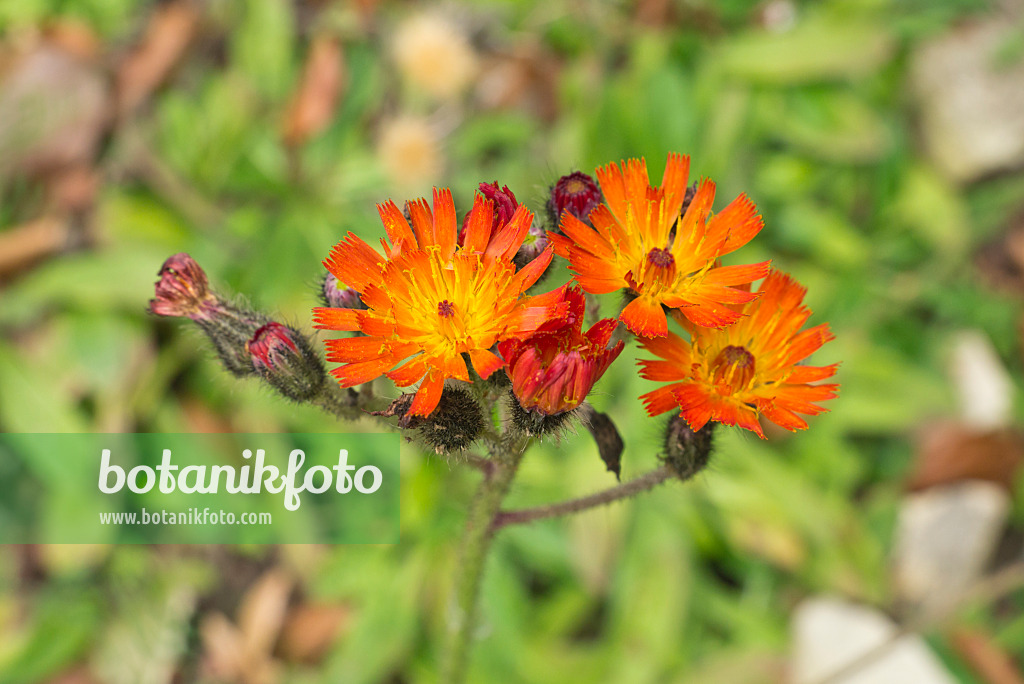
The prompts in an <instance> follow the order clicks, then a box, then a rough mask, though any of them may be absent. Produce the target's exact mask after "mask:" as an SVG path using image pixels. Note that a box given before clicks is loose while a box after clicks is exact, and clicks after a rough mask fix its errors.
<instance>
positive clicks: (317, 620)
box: [279, 603, 351, 665]
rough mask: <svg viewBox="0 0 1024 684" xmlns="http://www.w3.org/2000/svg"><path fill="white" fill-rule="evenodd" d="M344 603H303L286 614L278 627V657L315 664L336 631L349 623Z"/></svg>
mask: <svg viewBox="0 0 1024 684" xmlns="http://www.w3.org/2000/svg"><path fill="white" fill-rule="evenodd" d="M350 616H351V611H350V610H349V608H348V607H347V606H342V605H325V604H315V603H307V604H303V605H300V606H296V607H295V608H294V609H293V610H291V611H290V612H289V613H288V617H287V619H286V620H285V623H284V628H283V629H282V630H281V642H280V646H279V651H280V654H281V657H282V658H284V659H285V660H287V661H289V662H293V663H304V664H308V665H312V664H316V663H318V662H320V661H321V660H323V658H324V656H326V655H327V653H328V651H329V650H330V648H331V646H332V645H333V644H334V642H335V640H336V639H337V637H338V634H339V633H340V632H341V631H342V630H344V629H345V628H346V626H347V625H348V623H349V618H350Z"/></svg>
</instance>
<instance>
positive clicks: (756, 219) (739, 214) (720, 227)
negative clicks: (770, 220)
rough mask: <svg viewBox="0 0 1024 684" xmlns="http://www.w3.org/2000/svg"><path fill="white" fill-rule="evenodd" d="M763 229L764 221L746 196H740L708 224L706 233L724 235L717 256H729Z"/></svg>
mask: <svg viewBox="0 0 1024 684" xmlns="http://www.w3.org/2000/svg"><path fill="white" fill-rule="evenodd" d="M763 227H764V219H763V218H761V216H760V215H759V214H758V213H757V207H755V206H754V203H753V202H751V201H750V198H748V197H747V196H746V195H740V196H739V197H737V198H736V199H734V200H733V201H732V202H730V203H729V206H727V207H726V208H725V209H723V210H722V211H720V212H718V213H717V214H715V215H714V216H713V217H712V218H711V220H710V221H709V222H708V233H709V234H712V235H716V236H717V235H725V242H724V243H723V245H722V248H721V249H720V250H719V254H720V255H721V254H729V253H731V252H734V251H736V250H737V249H739V248H740V247H742V246H743V245H745V244H747V243H748V242H750V241H751V240H752V239H753V238H754V236H755V235H757V234H758V233H760V232H761V229H762V228H763Z"/></svg>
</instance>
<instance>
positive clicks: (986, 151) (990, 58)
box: [911, 20, 1024, 182]
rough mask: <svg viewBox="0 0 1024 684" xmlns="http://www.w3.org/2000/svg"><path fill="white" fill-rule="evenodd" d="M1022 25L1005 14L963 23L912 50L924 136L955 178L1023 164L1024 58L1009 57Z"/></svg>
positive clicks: (968, 178) (971, 177) (941, 164)
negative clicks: (987, 19) (1006, 17)
mask: <svg viewBox="0 0 1024 684" xmlns="http://www.w3.org/2000/svg"><path fill="white" fill-rule="evenodd" d="M1018 31H1019V29H1018V28H1016V27H1015V26H1014V24H1013V22H1008V21H1003V20H991V21H985V22H976V23H972V24H965V25H961V26H958V27H956V28H955V29H953V30H952V31H951V32H949V33H948V34H946V35H944V36H941V37H939V38H937V39H935V40H932V41H930V42H928V43H926V44H925V45H924V46H923V47H922V48H920V49H919V50H918V51H917V53H916V54H915V55H914V59H913V62H912V68H911V84H912V88H913V90H914V92H915V93H916V94H917V98H918V101H919V103H918V104H919V107H918V109H919V113H920V117H921V128H922V133H923V135H924V142H925V145H926V147H927V148H928V152H929V154H930V155H931V157H932V158H933V159H934V160H935V162H936V163H937V164H938V165H939V167H940V168H941V169H942V170H943V171H944V172H945V173H946V175H948V176H950V177H951V178H952V179H954V180H957V181H965V182H968V181H972V180H977V179H979V178H981V177H983V176H985V175H987V174H991V173H994V172H997V171H1003V170H1006V169H1012V168H1016V167H1018V166H1021V165H1022V164H1024V60H1021V59H1019V58H1016V59H1012V58H1008V57H1006V56H1005V54H1006V48H1007V46H1008V44H1009V41H1011V40H1014V39H1017V38H1019V35H1017V34H1015V32H1018ZM1001 53H1002V55H1003V57H1002V59H1003V62H1007V63H1001V62H1000V58H1001Z"/></svg>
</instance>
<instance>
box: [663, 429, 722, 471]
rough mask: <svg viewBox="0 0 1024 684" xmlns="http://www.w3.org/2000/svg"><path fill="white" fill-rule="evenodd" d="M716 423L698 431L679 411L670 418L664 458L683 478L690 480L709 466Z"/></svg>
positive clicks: (666, 430) (666, 431)
mask: <svg viewBox="0 0 1024 684" xmlns="http://www.w3.org/2000/svg"><path fill="white" fill-rule="evenodd" d="M714 429H715V424H714V423H708V424H707V425H705V426H704V427H702V428H701V429H700V430H697V431H696V432H694V431H693V429H691V428H690V425H689V423H687V422H686V419H685V418H683V416H682V415H681V414H679V413H676V414H674V415H673V416H672V418H670V419H669V421H668V425H667V426H666V427H665V453H664V456H663V459H664V461H665V463H666V464H667V465H668V466H669V467H671V468H672V469H673V470H674V471H675V472H676V474H677V475H678V476H679V478H680V479H682V480H688V479H690V478H691V477H693V476H694V475H696V474H697V473H699V472H700V471H702V470H704V468H706V467H707V465H708V461H709V460H710V458H711V449H712V437H713V436H714Z"/></svg>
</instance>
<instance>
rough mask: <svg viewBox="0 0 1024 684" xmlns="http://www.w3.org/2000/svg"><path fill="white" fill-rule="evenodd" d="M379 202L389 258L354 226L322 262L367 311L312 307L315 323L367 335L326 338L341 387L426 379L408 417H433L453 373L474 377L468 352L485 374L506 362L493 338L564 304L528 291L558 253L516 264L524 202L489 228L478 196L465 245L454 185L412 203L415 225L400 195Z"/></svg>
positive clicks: (525, 217)
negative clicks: (527, 294) (386, 379)
mask: <svg viewBox="0 0 1024 684" xmlns="http://www.w3.org/2000/svg"><path fill="white" fill-rule="evenodd" d="M377 209H378V211H379V212H380V216H381V220H382V221H383V222H384V228H385V230H386V231H387V235H388V239H387V240H381V245H382V247H383V248H384V256H381V255H380V254H379V253H378V252H376V251H375V250H374V249H373V248H371V247H370V246H369V245H368V244H366V243H365V242H364V241H363V240H361V239H360V238H359V237H357V236H356V235H354V234H353V233H349V234H348V236H347V237H346V238H345V240H343V241H341V242H340V243H338V245H337V246H335V248H334V249H333V250H332V252H331V254H330V256H329V257H328V258H327V259H326V260H325V261H324V266H326V267H327V270H329V271H330V272H331V273H333V274H334V275H335V276H336V277H337V278H338V280H340V281H341V282H343V283H344V284H345V285H347V286H349V287H351V288H352V289H354V290H355V291H356V292H358V293H359V295H360V298H361V300H362V302H363V304H365V306H366V309H365V310H359V309H340V308H317V309H314V310H313V318H314V324H315V326H316V327H318V328H329V329H333V330H349V331H353V330H358V331H361V332H362V333H364V335H365V336H364V337H352V338H346V339H340V340H329V341H328V342H327V360H328V361H332V362H340V363H342V364H344V365H342V366H339V367H338V368H335V369H334V370H332V371H331V374H332V375H334V376H335V377H336V378H337V379H338V380H339V382H340V383H341V385H342V386H343V387H351V386H353V385H359V384H361V383H364V382H369V381H370V380H373V379H374V378H377V377H379V376H381V375H387V377H389V378H391V380H393V381H394V382H395V384H397V385H398V386H400V387H407V386H409V385H412V384H413V383H415V382H417V381H419V380H422V383H421V384H420V387H419V390H418V391H417V393H416V398H415V399H414V400H413V403H412V405H411V407H410V408H409V415H413V416H426V415H429V414H430V413H431V411H433V410H434V408H435V407H436V406H437V403H438V401H440V398H441V392H442V390H443V389H444V382H445V380H446V379H447V378H456V379H458V380H464V381H467V382H468V381H469V379H470V378H469V370H468V368H467V366H466V362H465V360H464V359H463V354H466V355H468V356H469V359H470V361H471V362H472V364H473V367H474V368H475V369H476V372H477V373H478V374H479V375H480V377H482V378H487V377H489V376H490V375H491V373H493V372H494V371H496V370H498V369H499V368H501V367H502V366H503V365H504V362H503V361H502V360H501V359H500V358H499V357H498V356H496V355H495V354H493V353H491V352H490V351H489V350H490V349H491V348H492V347H493V346H494V344H495V343H496V342H498V341H500V340H504V339H507V338H509V337H513V336H517V335H523V334H526V333H529V332H532V331H533V330H536V329H537V327H538V326H540V325H541V324H542V323H544V322H545V321H547V320H549V319H550V318H551V317H553V316H557V315H559V314H560V313H562V312H564V311H565V308H566V305H565V304H564V303H562V304H560V303H559V302H558V301H557V296H556V295H555V294H554V293H549V294H547V295H539V296H534V297H525V296H524V293H525V292H526V290H527V289H528V288H529V287H530V286H531V285H533V284H534V283H535V282H536V281H537V279H538V278H539V277H540V276H541V275H542V274H543V273H544V269H545V268H547V266H548V264H549V263H551V258H552V252H551V250H550V249H548V250H546V251H545V252H544V253H543V254H541V256H539V257H538V258H537V259H535V260H534V261H532V262H530V264H529V265H527V266H526V267H524V268H522V269H520V270H519V271H518V272H516V269H515V266H514V265H513V264H512V257H513V256H515V254H516V251H517V250H518V249H519V247H520V245H521V244H522V242H523V239H524V237H525V236H526V233H527V231H528V230H529V229H530V224H531V222H532V220H533V215H532V214H531V213H530V212H529V210H527V209H526V207H525V206H519V207H517V208H516V210H515V212H514V214H513V215H512V216H511V218H510V219H509V220H508V222H507V223H505V224H504V225H502V226H500V227H496V229H495V230H493V231H492V224H493V215H494V206H493V204H492V203H491V202H490V201H489V200H486V199H484V198H483V197H481V196H480V195H477V197H476V202H475V204H474V205H473V209H472V212H471V214H470V217H469V221H468V223H467V226H466V235H465V240H464V244H462V245H459V244H458V243H457V239H456V238H457V233H458V225H457V223H456V218H455V203H454V202H453V201H452V195H451V191H449V190H447V189H445V190H437V189H435V190H434V199H433V211H431V207H430V206H429V205H428V204H427V201H426V200H425V199H421V200H418V201H415V202H410V203H409V204H408V209H409V215H410V217H411V218H412V225H410V224H409V222H408V221H407V220H406V219H405V216H404V215H403V214H402V212H401V211H400V210H399V209H398V207H397V206H396V205H395V203H394V202H390V201H389V202H386V203H384V204H381V205H378V207H377ZM403 361H404V363H402V362H403ZM400 363H401V365H398V364H400Z"/></svg>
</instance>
